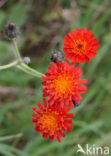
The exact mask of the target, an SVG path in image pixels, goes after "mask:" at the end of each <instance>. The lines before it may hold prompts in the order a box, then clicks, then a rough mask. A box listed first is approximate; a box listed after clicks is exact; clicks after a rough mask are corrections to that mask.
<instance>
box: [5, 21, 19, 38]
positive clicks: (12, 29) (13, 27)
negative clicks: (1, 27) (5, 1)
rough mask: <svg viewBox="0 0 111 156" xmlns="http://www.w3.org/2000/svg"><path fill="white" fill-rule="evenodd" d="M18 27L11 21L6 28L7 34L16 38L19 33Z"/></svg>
mask: <svg viewBox="0 0 111 156" xmlns="http://www.w3.org/2000/svg"><path fill="white" fill-rule="evenodd" d="M18 32H19V31H18V28H17V27H16V24H15V23H13V22H11V23H9V25H8V26H7V27H6V28H5V35H6V37H7V38H9V39H13V38H16V36H17V34H18Z"/></svg>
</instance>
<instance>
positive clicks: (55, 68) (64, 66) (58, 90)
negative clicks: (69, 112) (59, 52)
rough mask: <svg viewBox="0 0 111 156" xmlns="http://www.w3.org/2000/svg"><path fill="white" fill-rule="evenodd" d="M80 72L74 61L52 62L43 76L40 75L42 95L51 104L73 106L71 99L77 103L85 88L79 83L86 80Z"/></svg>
mask: <svg viewBox="0 0 111 156" xmlns="http://www.w3.org/2000/svg"><path fill="white" fill-rule="evenodd" d="M81 74H82V71H81V69H80V66H78V67H76V68H75V67H74V63H72V64H71V65H70V64H69V62H68V61H65V62H57V63H56V64H55V63H53V62H52V64H51V66H49V69H48V72H47V73H46V74H45V77H42V80H43V82H42V84H43V96H44V97H47V98H48V100H49V101H50V104H51V105H53V104H59V105H60V107H64V106H66V105H70V106H74V105H73V102H72V100H74V101H75V102H76V103H78V102H79V101H80V100H81V99H82V97H81V95H80V94H83V93H84V92H85V91H86V89H87V88H86V86H83V85H81V84H83V83H86V82H87V80H86V79H81V77H80V75H81Z"/></svg>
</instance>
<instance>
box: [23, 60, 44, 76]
mask: <svg viewBox="0 0 111 156" xmlns="http://www.w3.org/2000/svg"><path fill="white" fill-rule="evenodd" d="M21 66H22V67H23V68H25V69H26V70H27V71H29V72H30V73H33V74H34V75H36V76H37V77H41V76H45V75H44V74H42V73H40V72H38V71H36V70H34V69H32V68H30V67H29V66H27V65H26V64H24V63H21Z"/></svg>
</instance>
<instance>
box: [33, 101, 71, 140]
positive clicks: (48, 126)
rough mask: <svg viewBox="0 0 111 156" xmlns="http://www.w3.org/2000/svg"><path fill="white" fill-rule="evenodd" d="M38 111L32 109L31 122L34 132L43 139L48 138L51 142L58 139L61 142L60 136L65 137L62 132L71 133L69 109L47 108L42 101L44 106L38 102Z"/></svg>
mask: <svg viewBox="0 0 111 156" xmlns="http://www.w3.org/2000/svg"><path fill="white" fill-rule="evenodd" d="M38 106H39V108H40V109H38V108H36V107H33V108H32V109H33V110H34V111H35V114H34V113H33V114H32V116H33V119H32V122H34V123H35V130H36V131H37V132H40V133H41V134H43V138H44V139H47V138H48V137H49V138H50V139H51V140H54V139H58V141H59V142H61V136H62V137H65V133H64V132H63V130H64V131H69V132H71V131H72V120H71V119H70V118H72V117H73V114H72V113H68V112H69V111H70V109H71V108H70V107H67V108H62V109H61V108H60V107H58V106H57V107H56V106H50V105H49V106H47V102H46V100H45V99H44V105H42V104H41V103H40V102H38Z"/></svg>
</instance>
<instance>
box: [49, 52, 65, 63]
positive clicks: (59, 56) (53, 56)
mask: <svg viewBox="0 0 111 156" xmlns="http://www.w3.org/2000/svg"><path fill="white" fill-rule="evenodd" d="M50 59H51V61H52V62H55V63H56V61H60V62H62V61H63V59H64V57H63V54H62V52H60V51H57V50H55V51H53V52H52V53H51V57H50Z"/></svg>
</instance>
